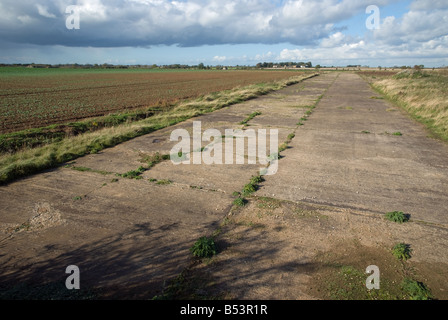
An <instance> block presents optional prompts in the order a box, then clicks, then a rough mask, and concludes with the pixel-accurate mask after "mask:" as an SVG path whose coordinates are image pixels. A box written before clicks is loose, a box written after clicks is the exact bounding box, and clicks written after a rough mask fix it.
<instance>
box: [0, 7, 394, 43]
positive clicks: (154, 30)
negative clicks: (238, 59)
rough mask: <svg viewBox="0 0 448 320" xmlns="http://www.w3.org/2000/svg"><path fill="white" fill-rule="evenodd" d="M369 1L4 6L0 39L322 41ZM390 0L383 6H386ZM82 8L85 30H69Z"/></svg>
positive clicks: (236, 41) (90, 41)
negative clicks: (73, 12)
mask: <svg viewBox="0 0 448 320" xmlns="http://www.w3.org/2000/svg"><path fill="white" fill-rule="evenodd" d="M370 2H371V1H370V0H369V1H349V0H343V1H338V0H322V1H308V0H300V1H292V0H283V1H282V0H230V1H222V0H211V1H205V0H187V1H185V0H184V1H180V0H179V1H168V0H111V1H107V0H103V1H102V0H90V1H88V0H78V1H63V0H54V1H37V2H36V1H28V0H25V1H16V0H2V2H1V3H0V14H1V17H2V19H1V20H0V38H1V39H2V40H3V41H7V42H11V43H22V44H36V45H63V46H76V47H83V46H91V47H127V46H136V47H148V46H152V45H161V44H163V45H178V46H181V47H191V46H201V45H217V44H248V43H264V44H274V43H285V42H289V43H291V44H296V45H309V44H317V43H318V41H319V40H321V39H324V38H326V37H328V36H329V35H330V34H331V33H333V32H334V31H335V28H334V24H336V23H338V22H341V21H344V19H348V18H350V17H352V16H354V15H356V14H359V13H361V12H363V10H365V8H366V6H368V5H369V4H370ZM388 2H392V1H387V0H379V1H377V3H378V4H379V5H381V4H387V3H388ZM69 5H76V6H77V8H78V12H79V18H80V29H78V30H69V29H67V28H66V19H67V18H69V14H67V13H66V12H65V11H66V8H67V6H69Z"/></svg>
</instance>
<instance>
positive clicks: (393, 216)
mask: <svg viewBox="0 0 448 320" xmlns="http://www.w3.org/2000/svg"><path fill="white" fill-rule="evenodd" d="M386 219H387V220H389V221H393V222H397V223H403V222H407V221H409V215H407V214H404V213H403V212H402V211H393V212H388V213H386Z"/></svg>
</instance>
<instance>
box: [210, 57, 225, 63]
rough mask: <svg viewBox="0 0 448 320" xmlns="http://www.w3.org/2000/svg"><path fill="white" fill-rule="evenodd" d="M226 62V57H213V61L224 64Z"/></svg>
mask: <svg viewBox="0 0 448 320" xmlns="http://www.w3.org/2000/svg"><path fill="white" fill-rule="evenodd" d="M226 60H227V57H226V56H214V57H213V61H216V62H224V61H226Z"/></svg>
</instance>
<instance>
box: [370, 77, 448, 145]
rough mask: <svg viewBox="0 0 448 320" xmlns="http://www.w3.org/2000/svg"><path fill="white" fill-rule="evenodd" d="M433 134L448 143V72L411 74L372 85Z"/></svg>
mask: <svg viewBox="0 0 448 320" xmlns="http://www.w3.org/2000/svg"><path fill="white" fill-rule="evenodd" d="M372 86H373V87H374V88H375V89H376V90H378V91H380V92H381V93H383V94H384V95H386V96H387V97H388V98H389V99H390V100H392V101H394V102H396V103H398V104H399V105H400V106H401V107H403V108H404V109H405V110H406V111H408V112H409V113H410V114H411V115H412V116H413V117H414V118H415V119H417V120H418V121H420V122H421V123H424V124H425V125H426V126H427V127H428V128H429V129H430V130H431V132H432V133H433V134H434V135H435V136H437V137H439V138H441V139H442V140H445V141H448V70H434V71H424V72H408V73H407V74H397V75H396V76H393V77H388V78H386V79H382V80H376V81H374V82H372Z"/></svg>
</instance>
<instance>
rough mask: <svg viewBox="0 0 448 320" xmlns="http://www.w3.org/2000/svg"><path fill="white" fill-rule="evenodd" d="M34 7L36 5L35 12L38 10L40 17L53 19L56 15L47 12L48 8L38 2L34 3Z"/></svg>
mask: <svg viewBox="0 0 448 320" xmlns="http://www.w3.org/2000/svg"><path fill="white" fill-rule="evenodd" d="M36 7H37V12H39V14H40V15H41V16H42V17H46V18H53V19H54V18H56V16H55V15H54V14H53V13H49V12H48V8H47V7H45V6H42V5H40V4H36Z"/></svg>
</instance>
